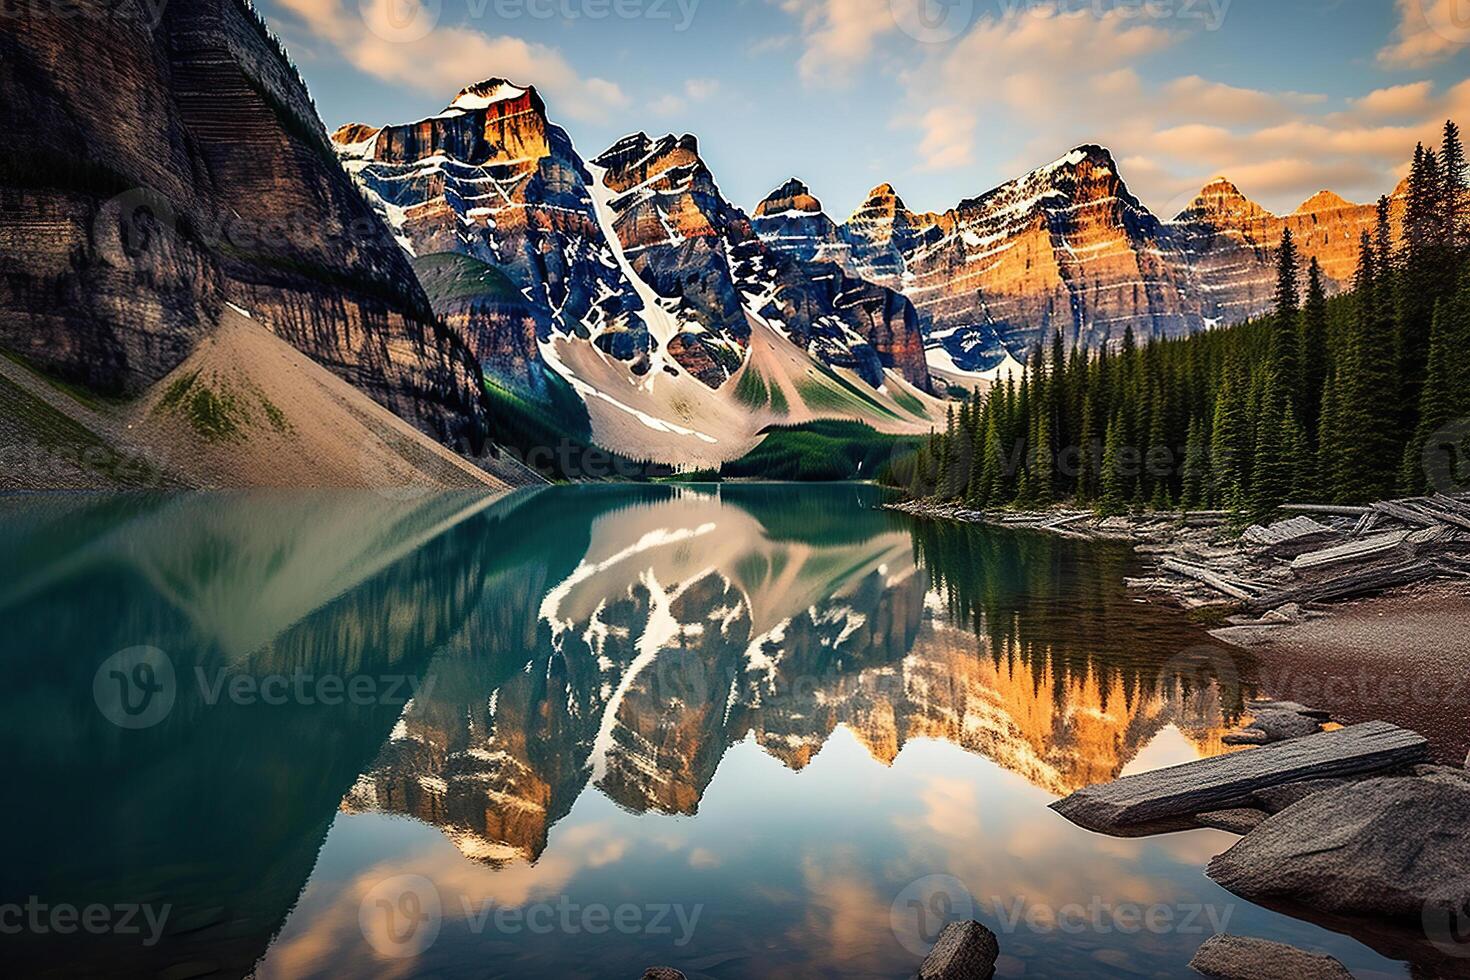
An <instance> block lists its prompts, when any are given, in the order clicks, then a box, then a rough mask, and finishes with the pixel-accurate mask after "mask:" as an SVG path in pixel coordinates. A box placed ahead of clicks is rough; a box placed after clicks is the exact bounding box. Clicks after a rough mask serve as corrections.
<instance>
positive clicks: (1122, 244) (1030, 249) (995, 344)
mask: <svg viewBox="0 0 1470 980" xmlns="http://www.w3.org/2000/svg"><path fill="white" fill-rule="evenodd" d="M885 190H886V189H885V188H880V189H879V191H880V192H882V191H885ZM890 215H891V217H890ZM890 229H891V230H890ZM847 233H848V234H849V235H850V236H851V237H854V238H861V239H862V240H864V241H866V242H869V243H871V244H870V246H869V251H870V254H874V255H876V256H877V258H875V259H874V260H873V261H875V262H876V263H877V264H878V265H879V266H880V267H884V266H892V265H896V264H897V262H896V260H895V259H894V258H893V253H895V252H897V253H898V255H900V256H901V258H902V263H901V265H902V271H901V273H900V275H901V281H902V283H903V287H904V291H905V293H906V294H907V295H908V296H909V297H910V298H911V299H912V300H913V301H914V305H915V306H916V307H918V310H919V313H920V317H921V319H922V321H923V325H924V330H925V333H926V335H927V337H928V338H929V343H930V346H931V348H933V349H935V351H936V353H937V354H938V355H939V359H940V360H944V359H947V360H949V361H952V362H953V364H954V366H956V367H958V368H959V369H960V370H963V371H980V370H985V369H987V368H990V367H994V366H995V364H997V363H999V361H1001V360H1003V358H1004V355H1005V352H1006V351H1010V352H1011V353H1014V354H1022V353H1024V351H1025V350H1027V349H1028V348H1029V347H1031V346H1034V345H1035V344H1036V343H1037V342H1039V341H1040V340H1041V339H1042V338H1044V337H1047V336H1049V335H1050V334H1051V332H1052V331H1054V330H1058V329H1059V330H1061V331H1062V334H1063V337H1064V339H1065V340H1066V341H1067V342H1068V343H1069V344H1082V345H1085V346H1087V347H1089V348H1093V349H1095V348H1097V347H1099V346H1101V345H1102V344H1104V343H1107V342H1108V341H1109V340H1118V339H1121V337H1122V335H1123V331H1124V329H1126V328H1127V327H1129V326H1131V327H1133V329H1134V331H1135V332H1136V333H1137V334H1139V335H1140V336H1141V337H1149V336H1179V335H1181V334H1184V333H1187V332H1189V331H1190V330H1193V329H1198V328H1199V327H1201V326H1202V325H1203V323H1202V317H1201V315H1200V311H1199V304H1198V300H1197V298H1196V297H1195V296H1194V295H1193V294H1192V293H1191V291H1190V285H1191V283H1190V280H1189V273H1188V269H1187V264H1186V262H1185V260H1184V257H1183V255H1182V254H1180V253H1179V251H1178V249H1177V248H1176V247H1175V246H1174V245H1173V242H1172V239H1171V237H1170V235H1169V233H1168V231H1167V229H1165V228H1164V227H1163V226H1162V224H1161V223H1160V222H1159V221H1158V219H1156V218H1155V217H1154V216H1153V215H1152V214H1150V213H1149V212H1148V210H1147V209H1146V208H1144V207H1143V205H1142V204H1140V203H1139V201H1138V200H1137V199H1136V198H1134V197H1133V196H1132V195H1131V194H1130V193H1129V192H1128V189H1127V187H1126V186H1125V185H1124V183H1123V181H1122V178H1121V177H1120V176H1119V175H1118V171H1117V167H1116V166H1115V165H1114V163H1113V160H1112V157H1111V156H1110V155H1109V154H1108V152H1107V151H1106V150H1104V149H1102V148H1101V147H1097V146H1086V147H1081V148H1079V149H1077V150H1074V151H1073V152H1072V153H1069V154H1068V155H1067V156H1065V157H1063V158H1061V159H1060V160H1057V161H1055V162H1053V163H1051V164H1049V165H1047V166H1045V167H1042V168H1040V169H1038V170H1035V171H1032V172H1031V173H1030V174H1027V175H1026V176H1025V177H1022V178H1021V179H1019V180H1015V181H1012V182H1010V183H1008V184H1003V185H1002V186H1000V187H997V188H996V189H995V190H992V191H990V192H989V193H987V194H984V195H982V196H980V197H978V198H974V199H972V200H969V201H965V202H963V203H961V204H960V205H959V206H958V207H956V208H954V209H953V210H951V211H948V212H946V213H945V214H943V215H941V216H939V217H937V218H933V217H925V218H915V217H914V216H912V215H910V214H909V213H908V212H907V211H906V209H903V208H902V205H901V202H899V201H898V200H897V198H896V197H893V196H891V195H889V194H886V193H875V195H874V200H872V201H870V202H869V203H868V204H867V205H865V206H864V208H863V209H862V210H860V211H859V213H858V215H856V216H854V219H853V221H850V222H849V223H848V226H847ZM884 242H888V243H889V246H888V249H887V250H886V252H885V251H884V250H882V249H881V248H880V246H881V245H882V244H883V243H884Z"/></svg>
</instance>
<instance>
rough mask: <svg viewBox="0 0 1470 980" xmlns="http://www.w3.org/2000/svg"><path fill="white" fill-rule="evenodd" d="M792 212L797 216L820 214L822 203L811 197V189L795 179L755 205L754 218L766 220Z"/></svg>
mask: <svg viewBox="0 0 1470 980" xmlns="http://www.w3.org/2000/svg"><path fill="white" fill-rule="evenodd" d="M793 211H794V212H797V213H798V214H821V213H822V202H821V201H819V200H817V199H816V198H815V197H813V196H812V192H811V188H809V187H807V185H806V184H804V183H802V182H801V181H800V180H798V179H796V178H795V177H792V178H791V179H790V180H788V181H787V182H786V183H784V184H782V185H781V186H780V187H778V188H776V189H775V190H774V191H772V192H771V193H770V194H769V195H767V196H766V199H765V200H764V201H761V202H760V204H757V205H756V208H755V216H756V217H757V218H768V217H773V216H776V215H784V214H790V213H791V212H793Z"/></svg>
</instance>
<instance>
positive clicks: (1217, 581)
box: [1163, 558, 1255, 600]
mask: <svg viewBox="0 0 1470 980" xmlns="http://www.w3.org/2000/svg"><path fill="white" fill-rule="evenodd" d="M1163 568H1164V570H1165V571H1169V572H1173V573H1174V574H1176V575H1183V576H1184V577H1185V578H1191V579H1194V580H1195V581H1196V582H1203V583H1204V584H1205V585H1208V586H1209V587H1210V588H1212V589H1214V590H1215V591H1216V592H1221V593H1224V594H1225V595H1228V596H1230V597H1231V598H1232V599H1242V600H1250V599H1252V598H1254V595H1255V594H1254V593H1253V592H1249V591H1247V587H1246V585H1245V583H1243V582H1232V581H1230V580H1229V579H1227V578H1225V577H1224V576H1222V575H1218V574H1216V573H1215V572H1212V571H1210V570H1209V569H1208V568H1205V567H1203V566H1201V565H1191V564H1189V563H1188V562H1183V561H1180V560H1179V559H1178V558H1165V559H1164V562H1163Z"/></svg>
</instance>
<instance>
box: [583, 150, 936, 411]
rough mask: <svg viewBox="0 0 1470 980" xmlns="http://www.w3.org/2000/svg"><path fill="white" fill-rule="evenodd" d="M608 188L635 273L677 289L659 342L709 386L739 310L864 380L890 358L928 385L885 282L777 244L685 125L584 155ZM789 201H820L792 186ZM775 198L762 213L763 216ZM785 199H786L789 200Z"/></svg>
mask: <svg viewBox="0 0 1470 980" xmlns="http://www.w3.org/2000/svg"><path fill="white" fill-rule="evenodd" d="M595 163H596V165H597V166H598V167H601V168H603V169H604V170H605V171H606V173H605V175H604V176H603V178H602V181H603V184H604V185H605V186H606V187H607V188H608V189H610V190H611V191H613V192H614V194H615V195H616V196H615V197H614V198H613V199H612V201H611V202H610V203H611V207H612V209H613V212H614V215H615V220H614V225H613V227H614V228H615V230H616V232H617V236H618V238H619V240H620V242H621V244H622V247H623V250H624V252H625V253H626V254H627V255H628V256H629V258H630V261H631V262H632V264H633V267H634V268H635V269H636V270H637V272H638V274H639V275H640V276H641V277H642V278H643V279H644V280H645V281H646V282H648V283H649V284H650V285H652V286H653V287H654V289H655V290H657V291H658V293H659V294H660V295H662V296H670V297H680V299H679V300H678V301H676V305H675V306H674V307H673V308H672V310H673V312H675V313H677V314H679V315H681V316H683V317H685V318H686V320H688V321H692V323H691V324H690V325H688V326H686V327H685V329H684V330H683V331H682V332H681V333H680V334H679V335H678V336H677V337H675V338H673V339H672V340H671V341H670V344H669V350H670V353H671V354H672V355H673V356H674V357H675V358H676V359H677V360H679V361H680V363H681V364H684V366H685V367H686V368H688V369H689V370H690V372H691V373H692V374H694V375H695V376H696V377H698V378H699V379H700V380H702V381H704V382H705V383H706V384H708V385H710V386H711V387H717V386H719V385H720V384H722V383H723V381H724V379H725V378H728V377H730V376H732V375H734V374H735V373H736V371H737V370H738V368H739V366H740V364H741V363H742V362H743V360H744V349H745V347H746V345H747V344H748V342H749V338H750V331H749V327H748V325H747V324H746V322H745V315H746V312H747V311H748V312H749V313H751V314H753V315H755V316H757V317H760V318H761V319H763V320H764V321H766V322H767V323H769V324H771V325H772V326H773V327H775V328H776V329H777V330H779V331H781V332H783V333H785V334H786V335H787V336H789V337H790V338H791V339H792V341H793V342H794V343H796V344H797V345H798V346H800V347H802V348H804V349H806V350H807V352H808V353H810V354H811V355H812V356H813V357H815V358H816V359H818V360H820V361H821V362H823V363H825V364H828V365H831V366H834V367H844V368H850V369H852V370H853V371H855V372H856V373H857V375H858V376H859V377H861V378H862V379H863V380H864V381H866V382H867V383H868V384H869V385H870V386H872V387H875V388H876V387H878V386H880V385H881V384H882V383H883V372H884V369H885V368H892V369H893V370H895V371H896V372H897V373H898V374H900V375H901V376H903V377H904V378H905V379H906V380H907V381H909V383H910V384H913V385H915V386H916V387H919V388H921V389H923V390H927V389H928V387H929V379H928V372H927V370H926V369H925V366H924V363H923V358H922V356H921V352H920V348H921V339H920V336H919V333H918V321H917V317H916V316H915V312H914V310H913V309H912V307H911V305H910V304H909V303H908V301H907V300H905V299H904V298H903V297H902V296H900V295H898V294H896V293H894V292H893V291H892V290H887V289H884V288H883V287H880V286H874V285H873V284H871V283H867V282H864V281H862V280H859V279H856V278H853V277H851V276H849V275H848V274H847V273H846V272H844V271H843V270H842V268H841V267H840V266H839V265H838V264H836V263H834V262H830V261H825V260H823V259H824V258H825V257H823V256H819V255H818V254H817V250H816V249H812V250H811V255H810V256H809V257H806V258H803V257H801V256H800V255H799V254H798V255H793V254H790V253H789V252H788V250H786V249H784V248H783V249H780V250H778V249H776V248H772V247H770V246H769V244H768V242H766V241H765V240H763V239H762V237H761V236H760V235H758V234H757V233H756V225H755V223H753V222H752V220H751V219H750V218H749V217H748V216H747V215H746V214H745V212H743V211H741V210H740V209H739V208H737V207H735V206H734V205H732V204H731V203H730V202H729V201H727V200H725V198H724V196H723V195H722V194H721V193H720V190H719V187H718V186H717V185H716V183H715V180H714V176H713V174H711V173H710V171H709V168H708V167H707V166H706V165H705V164H704V161H703V160H702V159H700V156H699V145H698V142H697V141H696V140H695V138H694V137H692V136H688V135H685V136H682V137H675V136H665V137H663V138H661V139H658V140H652V139H650V138H649V137H648V136H647V135H645V134H643V133H638V134H635V135H633V136H629V137H626V138H625V139H623V140H620V141H619V142H618V143H617V144H615V145H614V146H613V147H612V148H611V149H609V150H608V151H607V152H606V153H604V154H603V155H602V156H601V157H599V158H598V159H597V160H596V161H595ZM790 190H791V193H792V195H793V202H792V203H793V207H806V208H810V207H812V206H815V207H816V209H817V211H818V212H820V205H819V204H817V203H816V202H815V201H811V200H797V199H798V198H805V197H806V196H805V195H803V194H801V188H800V186H799V185H793V186H792V187H791V188H790ZM779 206H780V204H779V202H777V203H774V204H772V205H771V208H768V209H767V210H768V215H767V216H764V217H763V218H762V221H769V220H771V217H770V216H771V215H772V214H774V213H779V212H776V211H775V210H774V209H775V208H778V207H779ZM787 210H790V209H789V208H788V209H787Z"/></svg>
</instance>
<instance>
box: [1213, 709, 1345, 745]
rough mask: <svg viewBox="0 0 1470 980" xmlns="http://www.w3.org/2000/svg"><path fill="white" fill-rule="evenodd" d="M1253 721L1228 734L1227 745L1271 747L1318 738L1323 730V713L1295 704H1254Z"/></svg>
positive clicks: (1252, 710) (1225, 740)
mask: <svg viewBox="0 0 1470 980" xmlns="http://www.w3.org/2000/svg"><path fill="white" fill-rule="evenodd" d="M1250 710H1251V722H1250V725H1249V726H1248V727H1246V728H1242V729H1239V730H1237V731H1233V732H1230V733H1229V734H1227V735H1226V736H1225V737H1224V739H1223V741H1224V742H1225V744H1226V745H1269V744H1271V743H1272V742H1284V741H1286V740H1287V739H1289V738H1301V737H1302V736H1304V735H1315V734H1317V733H1318V732H1320V731H1321V730H1322V723H1321V721H1320V720H1319V719H1320V718H1321V716H1322V712H1319V711H1313V710H1312V709H1311V708H1304V707H1302V706H1301V705H1299V704H1297V703H1296V702H1294V701H1280V702H1270V701H1262V702H1252V703H1251V705H1250Z"/></svg>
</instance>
